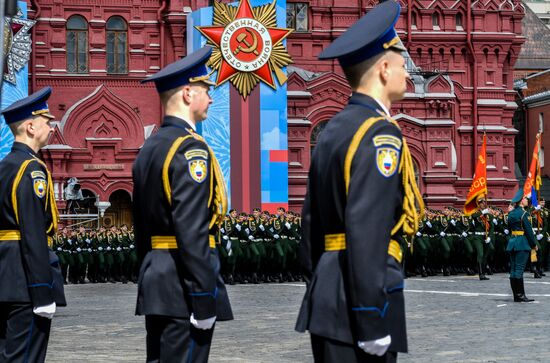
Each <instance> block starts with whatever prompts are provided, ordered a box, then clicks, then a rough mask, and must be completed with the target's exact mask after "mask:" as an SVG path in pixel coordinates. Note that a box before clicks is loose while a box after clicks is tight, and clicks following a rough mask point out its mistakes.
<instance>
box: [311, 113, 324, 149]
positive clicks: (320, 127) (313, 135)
mask: <svg viewBox="0 0 550 363" xmlns="http://www.w3.org/2000/svg"><path fill="white" fill-rule="evenodd" d="M327 124H328V120H326V121H321V122H319V123H318V124H317V125H315V127H314V128H313V131H311V137H310V139H309V145H310V147H311V149H310V150H311V152H312V153H313V149H314V148H315V146H316V145H317V142H318V141H319V137H320V136H321V131H323V130H324V129H325V127H326V126H327Z"/></svg>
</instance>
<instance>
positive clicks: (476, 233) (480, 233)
mask: <svg viewBox="0 0 550 363" xmlns="http://www.w3.org/2000/svg"><path fill="white" fill-rule="evenodd" d="M474 234H475V235H476V236H485V232H474Z"/></svg>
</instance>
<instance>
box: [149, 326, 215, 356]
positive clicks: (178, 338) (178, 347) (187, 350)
mask: <svg viewBox="0 0 550 363" xmlns="http://www.w3.org/2000/svg"><path fill="white" fill-rule="evenodd" d="M145 328H146V329H147V362H148V363H153V362H162V363H191V362H193V363H195V362H196V363H198V362H208V354H209V353H210V343H211V342H212V335H213V334H214V327H212V329H209V330H200V329H196V328H195V327H194V326H192V325H191V323H190V322H189V318H172V317H169V316H159V315H146V316H145Z"/></svg>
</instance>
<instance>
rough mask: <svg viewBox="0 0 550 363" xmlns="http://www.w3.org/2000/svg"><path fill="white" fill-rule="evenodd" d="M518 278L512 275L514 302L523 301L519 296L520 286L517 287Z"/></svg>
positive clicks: (511, 283)
mask: <svg viewBox="0 0 550 363" xmlns="http://www.w3.org/2000/svg"><path fill="white" fill-rule="evenodd" d="M516 281H517V279H515V278H513V277H510V287H511V288H512V296H513V297H514V302H521V300H520V299H519V297H518V288H517V283H516Z"/></svg>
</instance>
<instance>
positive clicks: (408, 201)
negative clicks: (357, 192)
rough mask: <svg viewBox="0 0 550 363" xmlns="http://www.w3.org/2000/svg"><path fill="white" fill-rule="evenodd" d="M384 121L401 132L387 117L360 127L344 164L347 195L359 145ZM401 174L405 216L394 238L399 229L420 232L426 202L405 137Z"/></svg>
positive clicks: (410, 234)
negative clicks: (417, 182)
mask: <svg viewBox="0 0 550 363" xmlns="http://www.w3.org/2000/svg"><path fill="white" fill-rule="evenodd" d="M383 119H387V120H388V121H389V122H391V123H392V124H394V125H395V126H396V127H397V128H398V129H399V130H401V128H400V127H399V125H398V124H397V122H396V121H395V120H393V119H389V118H386V116H385V115H383V116H382V117H371V118H369V119H367V120H366V121H365V122H363V124H362V125H361V126H360V127H359V129H358V130H357V132H356V133H355V135H354V136H353V139H352V141H351V144H350V146H349V148H348V151H347V153H346V159H345V162H344V181H345V184H346V195H347V194H348V192H349V183H350V178H351V163H352V161H353V157H354V156H355V153H356V152H357V149H358V147H359V144H360V143H361V140H362V139H363V137H364V136H365V135H366V133H367V131H368V130H369V129H370V128H371V126H372V125H374V124H375V123H376V122H378V121H380V120H383ZM399 173H401V176H402V183H403V191H404V195H403V214H402V215H401V217H400V218H399V220H398V222H397V223H396V225H395V226H394V227H393V229H392V231H391V235H392V236H393V235H394V234H395V233H397V232H398V231H399V229H403V232H404V233H405V234H406V235H408V236H412V235H414V234H415V233H416V231H418V226H419V223H420V220H421V219H422V218H423V217H424V201H423V200H422V196H421V195H420V191H419V190H418V185H417V184H416V179H415V177H414V166H413V161H412V156H411V153H410V150H409V146H408V145H407V140H406V139H405V137H403V147H402V148H401V161H400V165H399Z"/></svg>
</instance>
